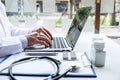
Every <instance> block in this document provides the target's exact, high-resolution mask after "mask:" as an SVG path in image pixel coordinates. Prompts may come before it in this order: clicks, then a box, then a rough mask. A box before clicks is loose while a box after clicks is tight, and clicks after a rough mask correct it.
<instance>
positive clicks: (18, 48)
mask: <svg viewBox="0 0 120 80" xmlns="http://www.w3.org/2000/svg"><path fill="white" fill-rule="evenodd" d="M30 31H31V30H29V29H25V28H22V29H21V28H17V27H14V26H13V25H12V24H11V23H10V22H9V20H8V18H7V16H6V10H5V7H4V5H3V4H2V3H1V2H0V57H2V56H6V55H9V54H15V53H20V52H22V51H23V48H25V47H27V39H26V37H25V35H26V34H28V33H29V32H30Z"/></svg>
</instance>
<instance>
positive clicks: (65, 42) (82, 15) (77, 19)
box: [24, 6, 92, 52]
mask: <svg viewBox="0 0 120 80" xmlns="http://www.w3.org/2000/svg"><path fill="white" fill-rule="evenodd" d="M91 9H92V7H90V6H89V7H82V8H80V9H78V10H77V12H76V14H75V16H74V19H73V21H72V23H71V26H70V28H69V30H68V32H67V35H66V37H65V38H64V37H54V38H53V40H52V46H50V47H47V48H27V49H25V50H24V51H25V52H64V51H72V50H73V49H74V47H75V44H76V42H77V41H78V38H79V36H80V33H81V31H82V29H83V27H84V25H85V23H86V21H87V18H88V16H89V14H90V12H91Z"/></svg>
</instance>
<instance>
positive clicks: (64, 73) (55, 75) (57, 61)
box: [2, 57, 77, 80]
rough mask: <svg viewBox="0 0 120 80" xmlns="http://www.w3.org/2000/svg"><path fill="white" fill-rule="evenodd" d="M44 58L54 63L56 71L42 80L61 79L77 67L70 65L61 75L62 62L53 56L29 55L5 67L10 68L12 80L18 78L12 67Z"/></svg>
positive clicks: (9, 72)
mask: <svg viewBox="0 0 120 80" xmlns="http://www.w3.org/2000/svg"><path fill="white" fill-rule="evenodd" d="M43 59H45V60H48V62H50V63H52V64H51V65H52V66H54V68H55V70H54V73H51V74H50V75H49V76H48V77H45V78H44V79H42V80H59V79H60V78H62V77H64V76H65V75H66V74H67V73H68V72H74V71H76V69H77V66H76V65H70V66H69V67H68V68H67V69H66V70H65V71H64V72H63V73H62V74H61V75H59V72H60V64H61V62H60V61H59V60H57V59H54V58H51V57H27V58H23V59H20V60H17V61H14V62H13V63H12V64H11V65H10V66H8V67H7V68H5V69H8V76H9V78H10V80H18V79H16V78H15V75H14V74H13V72H12V69H13V67H14V66H17V65H19V64H23V63H27V62H30V61H35V60H43ZM5 69H4V70H5ZM2 71H3V70H2Z"/></svg>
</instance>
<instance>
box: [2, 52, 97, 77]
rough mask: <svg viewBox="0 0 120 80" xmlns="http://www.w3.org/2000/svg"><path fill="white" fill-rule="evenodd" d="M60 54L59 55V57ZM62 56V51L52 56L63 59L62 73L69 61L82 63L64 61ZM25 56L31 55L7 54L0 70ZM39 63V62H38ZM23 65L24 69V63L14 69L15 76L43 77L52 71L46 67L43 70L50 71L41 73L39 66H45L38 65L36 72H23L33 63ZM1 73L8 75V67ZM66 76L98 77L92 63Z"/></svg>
mask: <svg viewBox="0 0 120 80" xmlns="http://www.w3.org/2000/svg"><path fill="white" fill-rule="evenodd" d="M79 55H80V54H79ZM79 55H78V56H79ZM58 56H59V57H58ZM61 56H62V54H61V53H60V54H59V55H57V56H54V57H53V56H52V57H53V58H55V57H56V59H59V60H61V61H62V63H63V64H62V67H61V68H60V69H61V71H60V74H62V73H63V71H64V70H65V68H64V66H65V64H68V63H70V62H77V63H80V61H79V60H77V61H63V60H62V58H61ZM25 57H29V56H26V55H25V54H24V53H21V54H16V55H11V56H6V57H5V58H4V59H3V60H2V62H0V71H1V69H3V68H5V67H7V66H9V65H10V63H12V62H14V61H16V60H19V59H21V58H25ZM36 63H37V61H36V62H35V63H32V65H34V64H36ZM43 63H45V62H44V61H43V62H42V64H43ZM37 64H38V63H37ZM46 64H47V65H48V66H49V67H50V65H49V64H48V63H46ZM46 64H45V65H46ZM23 65H24V67H22V68H23V69H21V66H22V65H20V66H19V67H20V68H18V67H17V68H15V70H14V71H16V72H13V74H14V75H15V76H38V77H39V76H41V77H46V76H48V75H49V72H51V71H49V69H48V70H46V71H45V69H43V71H45V72H48V73H44V72H43V73H41V72H42V71H40V73H39V71H38V70H40V68H39V66H40V67H45V66H41V65H38V67H37V69H36V70H34V72H35V73H34V72H33V71H31V72H27V71H29V69H28V70H26V72H25V73H24V72H23V71H24V69H27V68H28V67H27V66H30V65H31V63H28V64H23ZM34 69H35V68H34ZM50 69H51V67H50ZM41 70H42V69H41ZM53 70H54V69H53ZM19 71H21V72H19ZM36 71H38V72H36ZM87 71H88V73H87ZM0 75H8V73H7V69H6V70H5V71H3V72H0ZM65 77H84V78H86V77H88V78H96V77H97V75H96V72H95V70H94V68H93V66H92V65H90V66H89V67H88V68H85V69H83V71H82V70H81V71H79V72H77V73H68V74H66V76H65Z"/></svg>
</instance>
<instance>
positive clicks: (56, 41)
mask: <svg viewBox="0 0 120 80" xmlns="http://www.w3.org/2000/svg"><path fill="white" fill-rule="evenodd" d="M63 39H64V38H63V37H54V38H53V40H52V46H51V48H67V46H66V45H65V42H64V40H63Z"/></svg>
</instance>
